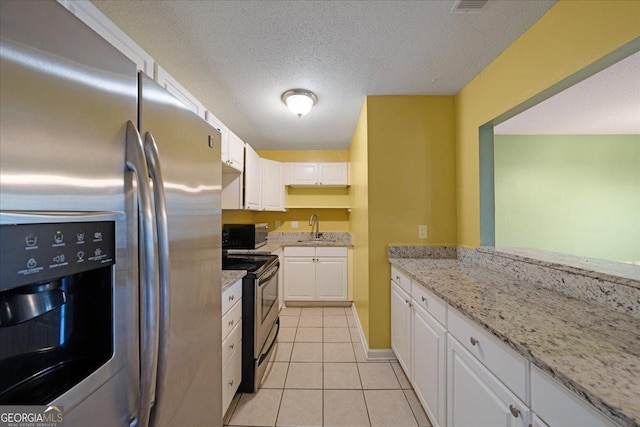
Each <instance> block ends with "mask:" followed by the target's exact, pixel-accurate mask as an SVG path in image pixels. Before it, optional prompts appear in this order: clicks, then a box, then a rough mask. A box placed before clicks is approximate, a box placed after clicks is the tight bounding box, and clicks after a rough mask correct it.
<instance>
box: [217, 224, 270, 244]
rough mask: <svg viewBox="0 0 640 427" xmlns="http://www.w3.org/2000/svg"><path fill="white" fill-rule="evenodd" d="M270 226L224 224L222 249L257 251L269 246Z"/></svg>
mask: <svg viewBox="0 0 640 427" xmlns="http://www.w3.org/2000/svg"><path fill="white" fill-rule="evenodd" d="M268 234H269V225H268V224H267V223H266V222H265V223H259V224H223V225H222V249H257V248H259V247H261V246H264V245H266V244H267V235H268Z"/></svg>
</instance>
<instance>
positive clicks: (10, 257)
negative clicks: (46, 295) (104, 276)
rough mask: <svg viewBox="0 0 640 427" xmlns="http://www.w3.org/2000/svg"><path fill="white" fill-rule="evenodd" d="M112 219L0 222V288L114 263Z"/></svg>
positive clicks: (113, 227) (113, 224) (113, 222)
mask: <svg viewBox="0 0 640 427" xmlns="http://www.w3.org/2000/svg"><path fill="white" fill-rule="evenodd" d="M115 247H116V245H115V221H96V222H62V223H46V224H43V223H38V224H5V225H0V290H3V289H8V288H14V287H16V286H21V285H26V284H31V283H38V282H42V281H45V280H50V279H55V278H58V277H62V276H67V275H70V274H75V273H81V272H83V271H89V270H94V269H96V268H100V267H105V266H108V265H113V264H115V259H116V250H115Z"/></svg>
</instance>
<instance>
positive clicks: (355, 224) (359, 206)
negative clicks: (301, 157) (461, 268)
mask: <svg viewBox="0 0 640 427" xmlns="http://www.w3.org/2000/svg"><path fill="white" fill-rule="evenodd" d="M349 159H350V162H351V171H350V173H351V205H352V211H351V215H350V217H349V230H350V231H351V234H352V236H353V304H354V306H355V308H356V312H357V314H358V319H359V321H360V325H361V326H362V332H363V333H364V336H365V339H366V341H367V342H368V341H369V166H368V155H367V101H366V100H365V102H364V105H363V106H362V111H361V112H360V118H359V119H358V123H357V125H356V128H355V131H354V132H353V137H352V139H351V145H350V147H349Z"/></svg>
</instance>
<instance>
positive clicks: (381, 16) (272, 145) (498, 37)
mask: <svg viewBox="0 0 640 427" xmlns="http://www.w3.org/2000/svg"><path fill="white" fill-rule="evenodd" d="M93 3H94V4H95V5H96V6H97V7H98V8H99V9H100V10H101V11H102V12H103V13H105V14H106V15H107V16H108V17H109V18H110V19H111V20H112V21H113V22H114V23H115V24H116V25H118V26H119V27H120V28H121V29H122V30H123V31H124V32H126V33H127V34H128V35H129V36H130V37H131V38H133V39H134V40H135V41H136V42H137V43H138V44H139V45H140V46H142V47H143V48H144V49H145V50H146V51H147V52H148V53H149V54H150V55H151V56H153V57H154V58H155V59H156V61H158V63H159V64H160V65H161V66H162V67H163V68H165V69H166V70H167V71H168V72H169V73H170V74H171V75H173V76H174V77H175V78H176V79H177V80H178V81H179V82H180V83H181V84H182V85H183V86H185V87H186V88H187V89H188V90H189V91H190V92H192V93H193V94H194V95H196V97H197V98H198V99H199V100H200V101H201V102H202V103H203V104H204V105H205V106H206V107H207V108H208V109H210V110H211V111H212V112H213V113H214V114H215V115H216V116H218V118H220V119H221V120H222V121H223V122H224V123H225V124H226V125H227V126H228V127H229V128H230V129H231V130H233V132H235V133H236V134H238V136H240V137H241V138H242V139H243V140H245V142H247V143H249V144H251V145H252V146H253V147H254V148H256V149H300V150H304V149H345V148H347V147H348V145H349V142H350V140H351V136H352V133H353V131H354V128H355V124H356V121H357V119H358V116H359V114H360V110H361V108H362V105H363V102H364V99H365V97H366V96H367V95H418V94H422V95H432V94H455V93H457V92H458V91H459V90H460V89H461V88H462V87H464V86H465V85H466V84H467V83H468V82H469V81H470V80H471V79H473V77H475V76H476V75H477V74H478V73H479V72H480V71H481V70H482V69H483V68H485V67H486V66H487V65H488V64H489V63H490V62H491V61H492V60H493V59H494V58H495V57H496V56H498V55H499V54H500V53H501V52H502V51H503V50H504V49H506V48H507V47H508V46H509V45H510V44H511V43H512V42H513V41H514V40H515V39H517V38H518V37H519V36H520V35H521V34H522V33H523V32H524V31H526V30H527V29H528V28H529V27H530V26H531V25H532V24H533V23H534V22H535V21H536V20H538V19H539V18H540V17H541V16H542V15H543V14H544V13H545V12H546V11H547V10H548V9H549V8H550V7H551V6H552V5H553V4H554V3H555V0H552V1H546V0H544V1H543V0H536V1H512V0H507V1H505V0H490V1H489V3H488V4H487V6H486V7H485V9H484V11H483V12H482V13H468V14H465V13H450V10H451V8H452V6H453V4H454V1H452V0H426V1H246V0H245V1H103V0H94V1H93ZM292 88H305V89H309V90H311V91H313V92H315V93H316V94H317V95H318V98H319V101H318V104H317V105H316V106H315V107H314V108H313V110H311V112H310V113H309V114H308V115H306V116H304V117H302V118H300V119H299V118H297V117H296V116H294V115H293V114H291V113H290V112H289V111H288V110H287V109H286V107H285V106H284V104H282V102H281V100H280V95H281V94H282V93H283V92H284V91H285V90H287V89H292Z"/></svg>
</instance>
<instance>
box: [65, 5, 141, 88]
mask: <svg viewBox="0 0 640 427" xmlns="http://www.w3.org/2000/svg"><path fill="white" fill-rule="evenodd" d="M58 3H60V4H61V5H63V6H64V7H65V8H67V9H68V10H69V11H70V12H71V13H73V14H74V15H75V16H76V17H77V18H78V19H80V20H81V21H82V22H84V23H85V24H87V26H89V27H90V28H91V29H92V30H93V31H95V32H96V33H98V34H100V36H102V38H103V39H105V40H106V41H108V42H109V43H111V44H112V45H113V47H115V48H116V49H118V50H119V51H120V52H122V53H123V54H124V55H125V56H126V57H127V58H129V59H130V60H132V61H133V62H135V64H136V66H137V68H138V70H139V71H142V72H143V73H145V74H146V75H148V76H149V77H151V78H153V64H154V62H153V58H152V57H151V55H149V54H148V53H147V52H145V51H144V49H142V48H141V47H140V46H138V44H137V43H136V42H134V41H133V40H132V39H131V38H130V37H129V36H128V35H126V34H125V32H124V31H122V30H121V29H120V28H118V27H117V26H116V24H114V23H113V22H111V20H110V19H109V18H107V17H106V16H105V15H104V14H103V13H102V12H100V10H99V9H98V8H97V7H95V6H94V5H93V4H91V2H90V1H88V0H58Z"/></svg>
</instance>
